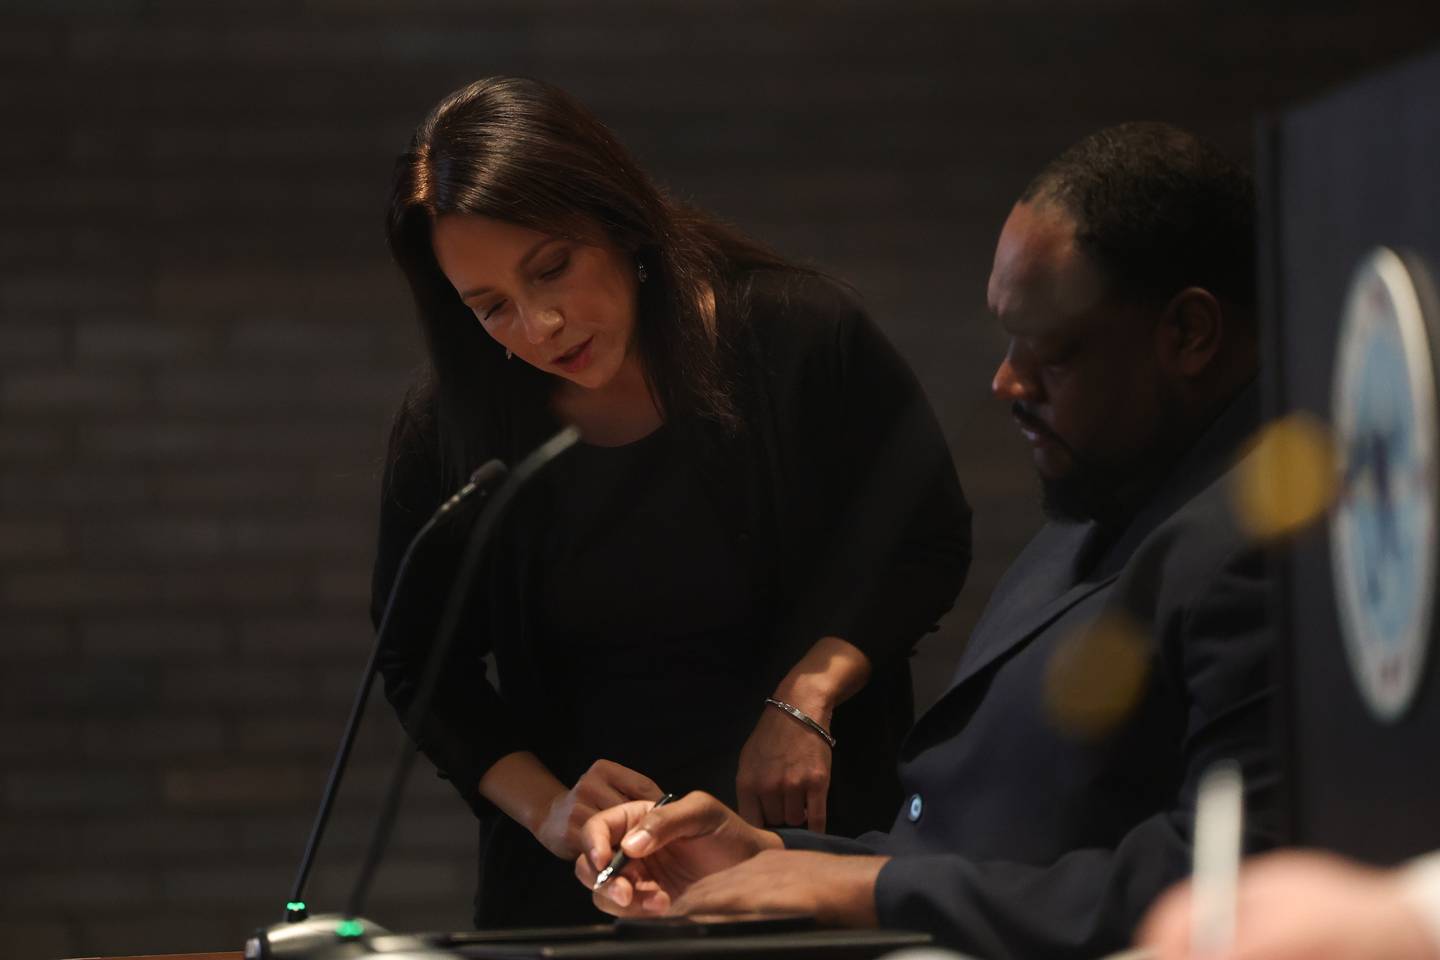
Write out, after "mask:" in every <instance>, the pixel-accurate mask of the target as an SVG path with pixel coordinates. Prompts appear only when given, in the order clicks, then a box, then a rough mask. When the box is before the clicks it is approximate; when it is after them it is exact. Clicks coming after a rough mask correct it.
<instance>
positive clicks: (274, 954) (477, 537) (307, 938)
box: [245, 427, 580, 960]
mask: <svg viewBox="0 0 1440 960" xmlns="http://www.w3.org/2000/svg"><path fill="white" fill-rule="evenodd" d="M579 439H580V432H579V431H578V430H576V429H575V428H574V427H566V428H565V429H563V430H561V431H560V432H559V433H557V434H556V435H555V436H553V437H551V438H550V439H549V440H547V441H546V442H545V443H543V444H541V445H540V447H538V448H537V449H536V450H535V451H533V452H532V453H530V454H529V455H528V456H526V457H525V458H524V459H523V460H521V461H520V463H518V464H517V465H516V466H515V468H514V470H512V471H510V472H509V474H508V476H505V471H504V467H503V465H500V464H499V463H498V462H495V461H492V463H494V468H492V466H491V464H486V465H485V466H484V467H482V468H481V470H479V471H476V475H477V476H478V475H479V474H480V473H481V471H485V470H486V469H487V468H491V469H495V470H496V472H495V473H493V474H491V475H490V478H491V479H492V480H493V478H494V477H495V476H504V480H503V482H502V483H501V484H500V486H499V488H498V489H496V490H495V492H494V493H493V494H492V495H491V496H490V499H489V501H488V502H487V503H486V504H485V505H484V507H483V508H482V510H481V512H480V515H479V516H478V517H477V518H476V519H475V523H474V526H473V527H472V528H471V532H470V538H469V540H468V541H467V542H466V544H465V550H464V553H463V554H462V555H461V559H460V563H459V565H458V567H457V568H456V572H455V577H454V579H453V581H452V582H451V586H450V592H449V595H448V596H447V598H446V601H445V608H444V612H443V614H442V616H441V619H440V625H439V627H438V628H437V630H436V634H435V642H434V644H433V645H432V647H431V649H430V653H429V654H428V656H427V657H426V660H425V666H424V669H423V672H422V674H421V680H420V684H419V686H418V688H417V689H416V693H415V697H414V699H413V700H412V701H411V703H410V710H409V712H408V714H407V715H406V718H405V719H406V723H405V728H406V729H407V730H419V729H420V726H421V723H422V721H423V719H424V717H425V714H426V713H427V712H428V711H429V709H430V701H431V700H432V699H433V698H434V696H435V688H436V686H437V685H438V683H439V679H440V673H441V671H442V670H443V669H444V665H445V662H446V660H447V658H448V656H449V653H450V647H451V646H452V645H453V642H454V639H455V634H456V633H457V632H458V630H459V626H460V617H461V615H462V613H463V612H464V607H465V602H466V599H467V594H468V591H469V588H470V583H471V581H472V580H473V578H474V576H475V572H476V570H477V569H478V568H479V565H480V561H481V559H483V557H484V554H485V547H486V545H487V544H488V543H489V541H490V538H491V536H492V535H493V533H494V530H495V528H496V526H497V524H498V523H499V521H500V519H501V518H502V517H503V516H504V514H505V510H506V508H507V507H508V506H509V504H510V502H511V501H512V500H514V498H515V496H516V494H518V493H519V492H520V490H521V489H522V488H523V487H524V486H525V484H526V483H527V482H528V481H529V480H530V478H531V477H533V476H534V475H535V474H536V473H537V472H539V471H540V469H541V468H543V467H544V466H545V465H546V464H548V463H549V462H550V461H551V460H553V459H555V458H556V457H557V456H559V455H560V454H561V453H563V452H565V451H566V450H568V449H569V448H570V447H571V446H573V445H574V444H575V443H576V441H578V440H579ZM474 479H475V477H474V476H472V481H473V480H474ZM484 482H486V481H485V479H484V478H482V479H481V483H484ZM466 486H467V488H468V487H469V486H470V484H467V485H466ZM479 488H480V485H479V484H477V485H476V489H479ZM462 492H463V491H462ZM472 492H473V491H472ZM466 495H467V496H468V494H466ZM459 496H460V494H457V497H459ZM455 502H458V501H456V499H455V498H452V499H451V501H447V506H453V504H454V503H455ZM444 512H448V511H447V509H446V507H442V508H441V511H440V512H437V515H436V517H434V518H432V519H431V521H430V522H429V523H427V524H426V526H425V527H424V528H422V529H421V531H420V533H418V534H416V536H415V539H414V540H412V542H411V544H410V546H409V548H407V550H406V552H405V556H404V557H403V558H402V560H401V564H400V570H399V572H397V574H396V577H395V580H396V584H395V585H392V587H391V591H390V597H389V599H388V600H387V602H386V608H385V613H384V615H383V616H382V617H381V624H380V627H379V629H378V630H377V631H376V634H377V636H376V646H375V650H374V651H373V652H372V653H371V657H370V665H369V666H368V667H367V669H366V677H365V680H364V682H363V684H362V689H361V691H359V693H358V694H357V697H356V705H355V707H354V708H353V709H352V711H351V721H350V724H348V725H347V728H346V740H345V741H344V742H342V744H341V755H340V756H337V758H336V765H335V766H336V769H335V770H334V771H332V773H331V783H330V784H329V785H327V787H326V795H325V800H324V802H323V803H322V807H321V821H319V822H317V824H316V829H315V831H314V832H312V835H311V838H310V843H309V845H308V846H307V849H306V856H305V862H303V863H302V864H301V868H300V874H299V876H298V877H297V878H296V884H295V888H294V892H296V893H297V895H296V896H292V897H291V903H290V904H289V905H287V909H286V916H287V919H291V908H297V909H296V911H295V912H296V913H298V914H299V915H298V916H296V917H294V918H293V921H298V922H290V923H281V924H277V925H275V926H272V927H269V928H267V929H264V930H260V931H257V933H256V935H255V936H254V937H252V938H251V939H250V940H249V941H248V942H247V943H246V945H245V956H246V958H247V960H272V958H274V960H279V958H300V957H315V956H320V955H322V954H323V955H335V956H345V957H354V956H358V955H363V954H372V953H384V952H396V951H399V952H405V953H409V954H414V955H419V954H421V953H425V954H429V955H433V956H444V955H445V954H443V953H435V952H434V951H433V948H428V947H427V945H425V944H422V943H421V942H419V941H417V940H415V939H414V938H411V937H392V936H388V935H387V933H388V932H387V931H386V930H385V929H384V928H382V927H380V926H378V925H376V924H374V923H372V922H370V921H368V920H362V919H360V913H361V911H362V910H363V909H364V905H365V900H366V897H367V896H368V894H369V890H370V883H371V881H372V880H373V878H374V874H375V871H376V868H377V867H378V866H379V863H380V859H381V857H382V856H383V855H384V852H385V847H386V844H387V843H388V842H389V839H390V833H391V830H392V829H393V827H394V823H395V815H396V813H397V811H398V810H399V807H400V800H401V798H402V796H403V795H404V791H405V784H406V782H407V781H408V779H409V774H410V770H411V767H412V765H413V763H414V760H415V755H416V753H417V752H418V745H417V744H416V743H415V742H413V741H412V740H411V739H410V738H409V737H408V736H407V738H406V739H405V742H404V743H403V744H402V745H401V747H400V751H399V755H398V757H397V758H396V762H395V766H394V770H393V773H392V776H391V778H390V783H389V786H388V788H387V790H386V794H385V799H384V803H383V804H382V806H381V809H380V814H379V817H378V818H377V820H376V823H375V829H374V831H373V832H372V833H371V836H370V846H369V848H368V850H367V851H366V854H365V859H364V861H363V862H362V864H361V867H360V872H359V874H358V876H357V877H356V880H355V885H354V887H353V888H352V890H351V892H350V897H349V900H348V901H347V904H346V908H345V913H344V914H322V915H317V916H314V917H309V918H308V919H306V912H305V904H304V902H303V901H302V900H301V899H300V896H302V895H303V890H304V884H305V880H306V877H307V875H308V872H309V868H310V860H311V857H312V856H313V854H314V850H315V848H316V847H317V846H318V843H319V834H320V833H322V832H323V829H324V823H323V820H324V818H325V817H327V816H328V813H329V807H330V804H331V802H332V801H333V794H334V787H335V785H336V783H337V782H338V773H339V771H340V770H342V769H343V767H344V762H345V758H346V757H347V756H348V753H349V742H350V740H353V735H354V728H355V727H356V725H357V724H358V721H359V714H360V712H361V711H362V709H363V702H364V700H365V695H366V693H367V691H368V688H369V685H370V683H371V682H372V680H373V675H374V668H375V661H376V656H377V654H378V653H379V649H380V644H381V642H382V641H383V639H384V632H385V626H386V624H387V623H388V619H389V614H390V609H391V607H392V605H393V604H394V602H395V595H396V586H397V585H398V584H399V581H400V578H401V576H402V575H403V573H404V569H405V566H406V564H407V563H408V561H409V559H410V556H411V554H412V553H413V552H414V550H415V547H416V544H418V543H419V542H420V541H421V540H422V539H423V538H424V536H425V535H426V533H427V532H428V531H429V530H430V529H431V528H432V527H433V526H434V525H435V524H436V523H437V522H438V520H439V518H440V516H441V515H442V514H443V513H444Z"/></svg>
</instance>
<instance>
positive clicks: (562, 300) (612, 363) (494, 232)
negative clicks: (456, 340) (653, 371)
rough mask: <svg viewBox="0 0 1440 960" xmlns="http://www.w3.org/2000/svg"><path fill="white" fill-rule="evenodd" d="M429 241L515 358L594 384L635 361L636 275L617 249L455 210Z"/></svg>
mask: <svg viewBox="0 0 1440 960" xmlns="http://www.w3.org/2000/svg"><path fill="white" fill-rule="evenodd" d="M431 242H432V244H433V245H434V249H435V259H436V261H438V263H439V264H440V269H441V270H442V271H444V273H445V276H446V277H447V278H448V279H449V280H450V283H451V284H452V285H453V286H454V287H455V292H456V293H457V294H459V296H460V300H461V301H462V302H463V303H464V304H465V305H466V306H467V307H469V308H470V310H471V311H472V312H473V313H474V314H475V318H476V320H477V321H478V322H479V324H480V325H481V326H482V327H484V328H485V332H486V333H488V334H490V336H492V337H494V338H495V340H496V341H498V342H499V344H500V346H502V347H504V348H505V349H507V350H509V351H511V352H512V353H513V354H514V355H515V357H516V358H518V359H520V360H524V361H525V362H526V363H528V364H530V365H531V366H533V367H536V368H538V369H540V370H543V371H545V372H546V373H551V374H554V375H555V376H557V377H563V378H564V379H566V380H569V381H570V382H572V383H575V384H577V385H578V386H581V387H586V388H589V389H592V390H594V389H598V388H600V387H604V386H605V385H606V384H608V383H610V382H611V381H612V380H613V379H614V378H615V375H616V374H617V373H619V372H620V370H621V369H622V368H623V367H624V366H625V365H626V363H627V362H630V361H631V357H632V355H633V343H634V337H635V299H636V287H637V283H638V280H637V277H636V273H635V264H634V261H633V258H632V257H630V256H628V255H626V254H625V253H624V252H623V251H621V250H620V249H618V248H616V247H613V246H609V245H603V246H596V245H592V244H588V243H581V242H579V241H576V240H567V239H564V238H562V237H555V236H551V235H549V234H545V233H539V232H538V231H535V230H531V229H529V228H527V227H520V226H516V225H515V224H513V223H505V222H503V221H500V220H492V219H490V218H489V217H481V216H475V215H473V214H459V213H456V214H445V215H443V216H440V217H437V218H436V220H435V225H434V227H433V229H432V231H431Z"/></svg>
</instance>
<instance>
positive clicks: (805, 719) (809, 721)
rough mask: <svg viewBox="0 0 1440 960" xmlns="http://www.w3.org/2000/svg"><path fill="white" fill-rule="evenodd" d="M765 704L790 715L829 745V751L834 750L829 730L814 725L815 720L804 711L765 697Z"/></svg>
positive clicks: (833, 742)
mask: <svg viewBox="0 0 1440 960" xmlns="http://www.w3.org/2000/svg"><path fill="white" fill-rule="evenodd" d="M765 702H766V703H768V704H769V705H770V706H772V707H774V708H775V709H777V710H782V711H784V712H785V713H788V714H790V716H792V717H794V718H795V719H796V720H799V721H800V722H801V723H803V724H804V725H805V726H807V727H809V728H810V729H811V730H813V731H815V732H816V733H818V734H819V735H820V737H821V738H822V739H823V740H824V741H825V742H826V743H828V744H830V749H831V750H834V749H835V738H834V737H832V736H830V731H829V730H826V729H825V728H824V727H822V726H820V724H818V723H816V722H815V718H814V717H812V716H810V714H808V713H806V712H805V711H804V710H801V709H800V708H799V707H797V706H794V705H792V704H788V703H786V702H785V701H784V700H776V699H775V698H774V697H766V698H765Z"/></svg>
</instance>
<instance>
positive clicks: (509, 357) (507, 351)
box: [505, 347, 515, 360]
mask: <svg viewBox="0 0 1440 960" xmlns="http://www.w3.org/2000/svg"><path fill="white" fill-rule="evenodd" d="M505 359H506V360H513V359H515V354H513V353H511V352H510V348H509V347H506V348H505Z"/></svg>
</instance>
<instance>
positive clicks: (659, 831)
mask: <svg viewBox="0 0 1440 960" xmlns="http://www.w3.org/2000/svg"><path fill="white" fill-rule="evenodd" d="M654 807H655V804H654V803H652V802H650V801H648V800H645V801H636V802H633V803H626V804H622V805H621V806H618V807H612V808H611V809H609V810H604V811H602V812H601V813H599V814H598V815H596V816H595V817H592V818H591V819H590V821H589V822H588V823H586V824H585V827H584V830H583V837H584V840H583V843H584V849H585V852H584V854H582V855H581V856H580V857H579V858H578V859H577V860H576V861H575V876H576V878H578V879H579V881H580V882H581V883H583V884H584V885H585V887H586V888H587V889H591V888H593V887H594V884H595V878H596V876H597V875H598V874H599V872H600V871H601V870H603V869H604V868H605V867H607V866H608V865H609V864H610V859H611V858H612V857H613V856H614V854H615V848H616V847H617V846H618V847H620V848H621V849H623V850H624V851H625V853H626V855H627V856H629V857H630V858H631V859H630V862H629V863H628V864H627V865H626V867H625V869H624V870H622V871H621V872H620V873H619V874H617V875H616V876H614V877H612V878H611V879H610V880H609V881H607V882H606V884H605V886H603V887H601V888H600V890H599V891H597V892H596V893H595V895H594V898H595V906H596V907H598V908H599V909H601V910H603V911H605V912H606V913H610V914H614V915H615V916H638V915H654V914H657V913H664V912H666V911H667V910H668V909H669V908H670V905H671V903H673V902H674V901H675V900H676V899H678V898H679V897H680V895H681V894H683V893H684V892H685V891H686V890H688V889H690V887H691V886H693V885H694V884H695V883H697V882H699V881H700V880H703V879H704V878H705V877H708V876H711V875H713V874H716V873H719V872H720V871H722V870H725V869H728V868H729V867H733V866H735V865H736V864H738V863H743V862H745V861H747V860H749V859H750V858H752V857H754V856H756V855H758V854H760V853H763V852H765V851H767V850H779V849H781V846H782V845H781V843H780V838H779V837H777V836H776V835H775V834H773V833H771V832H770V831H768V830H759V829H756V828H755V827H752V826H750V825H749V824H748V823H746V822H745V821H744V820H742V819H740V817H739V816H738V815H737V814H736V813H735V811H733V810H731V809H730V808H729V807H727V806H725V805H724V804H723V803H721V802H720V801H719V800H716V799H715V798H714V797H712V796H710V795H709V794H708V793H700V792H696V793H690V794H686V795H685V796H684V797H682V798H681V799H679V800H677V801H675V802H674V803H671V804H667V805H666V806H663V807H660V808H659V809H658V810H657V809H654Z"/></svg>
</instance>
